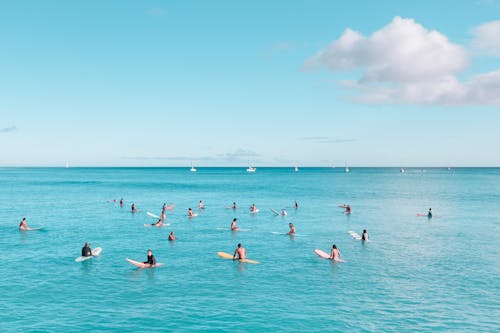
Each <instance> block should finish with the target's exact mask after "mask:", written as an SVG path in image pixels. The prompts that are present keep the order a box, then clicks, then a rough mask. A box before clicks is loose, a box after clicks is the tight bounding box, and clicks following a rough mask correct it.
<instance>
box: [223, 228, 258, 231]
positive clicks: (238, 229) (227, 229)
mask: <svg viewBox="0 0 500 333" xmlns="http://www.w3.org/2000/svg"><path fill="white" fill-rule="evenodd" d="M217 230H226V231H250V229H242V228H237V229H236V230H233V229H231V228H217Z"/></svg>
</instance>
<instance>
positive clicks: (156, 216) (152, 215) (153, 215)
mask: <svg viewBox="0 0 500 333" xmlns="http://www.w3.org/2000/svg"><path fill="white" fill-rule="evenodd" d="M146 214H148V215H149V216H151V217H154V218H155V219H159V218H160V217H159V216H158V215H155V214H153V213H150V212H146Z"/></svg>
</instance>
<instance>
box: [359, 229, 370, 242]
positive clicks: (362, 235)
mask: <svg viewBox="0 0 500 333" xmlns="http://www.w3.org/2000/svg"><path fill="white" fill-rule="evenodd" d="M361 240H362V241H367V240H368V233H367V232H366V229H363V233H362V234H361Z"/></svg>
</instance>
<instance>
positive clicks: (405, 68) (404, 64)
mask: <svg viewBox="0 0 500 333" xmlns="http://www.w3.org/2000/svg"><path fill="white" fill-rule="evenodd" d="M487 30H488V29H487ZM481 31H483V30H481ZM488 31H490V30H488ZM483 35H486V34H483ZM483 35H481V36H483ZM468 66H469V55H468V52H467V50H466V48H465V47H463V46H461V45H458V44H454V43H452V42H450V41H449V39H448V38H447V37H446V36H445V35H443V34H442V33H440V32H438V31H435V30H432V31H430V30H428V29H426V28H425V27H423V26H422V25H420V24H418V23H416V22H415V21H414V20H413V19H406V18H401V17H395V18H394V19H393V21H392V22H391V23H389V24H388V25H386V26H385V27H383V28H382V29H380V30H377V31H375V32H374V33H372V34H371V36H369V37H365V36H363V35H362V34H360V33H358V32H356V31H353V30H351V29H346V30H345V31H344V33H343V34H342V35H341V36H340V38H339V39H337V40H334V41H333V42H332V43H331V44H330V45H329V46H327V47H326V48H324V49H323V50H321V51H319V52H318V53H317V54H316V55H314V56H313V57H311V58H309V59H307V60H306V62H305V63H304V65H303V69H304V70H318V69H326V70H329V71H332V72H352V73H357V72H361V73H362V74H361V76H360V77H359V78H358V79H357V80H342V81H339V82H338V83H339V84H340V85H341V86H342V87H344V88H346V89H347V90H349V91H354V92H355V97H354V100H356V101H358V102H362V103H384V104H421V105H500V70H499V71H493V72H489V73H484V74H479V75H476V76H472V77H470V78H469V79H467V80H464V81H461V80H459V79H458V77H457V76H458V75H459V74H461V73H462V72H463V71H465V70H466V69H467V67H468Z"/></svg>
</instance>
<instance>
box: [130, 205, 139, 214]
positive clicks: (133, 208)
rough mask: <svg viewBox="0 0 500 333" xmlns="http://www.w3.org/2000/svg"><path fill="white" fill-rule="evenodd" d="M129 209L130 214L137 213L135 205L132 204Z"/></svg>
mask: <svg viewBox="0 0 500 333" xmlns="http://www.w3.org/2000/svg"><path fill="white" fill-rule="evenodd" d="M130 209H131V210H132V213H136V212H137V209H136V208H135V203H133V204H132V206H131V207H130Z"/></svg>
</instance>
